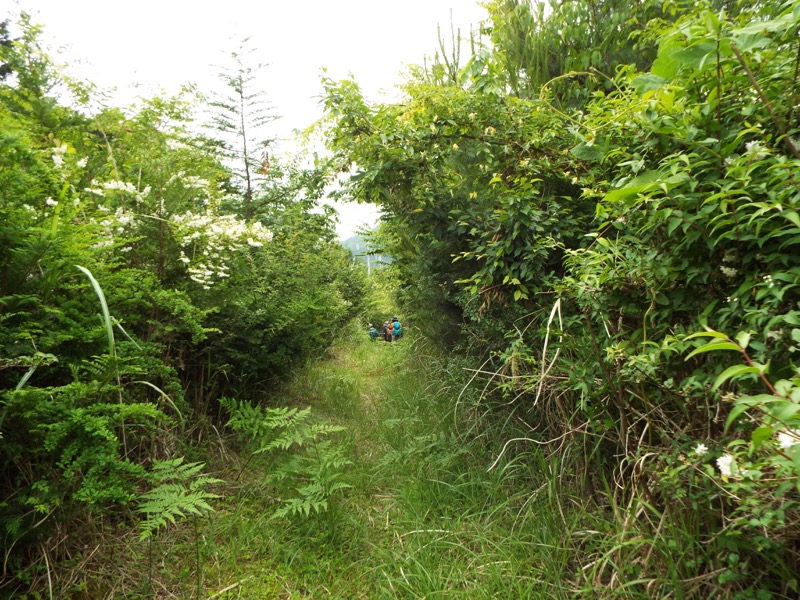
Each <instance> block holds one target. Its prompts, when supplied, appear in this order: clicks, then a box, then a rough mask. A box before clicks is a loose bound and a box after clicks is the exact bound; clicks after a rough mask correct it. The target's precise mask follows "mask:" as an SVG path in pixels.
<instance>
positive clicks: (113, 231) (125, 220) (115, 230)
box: [92, 207, 135, 248]
mask: <svg viewBox="0 0 800 600" xmlns="http://www.w3.org/2000/svg"><path fill="white" fill-rule="evenodd" d="M98 208H100V207H98ZM102 208H103V209H104V210H102V211H101V212H105V213H108V214H107V216H106V217H105V218H104V219H103V220H102V221H100V222H99V225H101V226H102V227H103V232H102V235H103V236H104V237H105V239H103V240H101V241H99V242H97V243H96V244H94V245H93V246H92V247H93V248H105V247H107V246H111V245H113V243H114V236H115V235H120V234H123V233H125V228H126V227H127V226H128V225H130V224H131V223H133V222H134V221H135V215H134V213H132V212H130V211H127V210H125V209H124V208H121V207H120V208H117V210H116V211H114V212H113V213H111V211H109V210H108V209H107V208H106V207H102Z"/></svg>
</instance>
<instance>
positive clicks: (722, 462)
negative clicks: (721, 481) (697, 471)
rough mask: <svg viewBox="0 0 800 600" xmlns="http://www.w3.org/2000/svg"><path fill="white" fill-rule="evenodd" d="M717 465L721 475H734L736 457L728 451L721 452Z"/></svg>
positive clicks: (736, 469)
mask: <svg viewBox="0 0 800 600" xmlns="http://www.w3.org/2000/svg"><path fill="white" fill-rule="evenodd" d="M717 467H718V468H719V472H720V473H721V474H722V476H723V477H735V476H736V473H737V471H738V467H737V466H736V459H735V458H734V457H733V456H731V455H730V454H728V453H725V454H723V455H722V456H720V457H719V458H718V459H717Z"/></svg>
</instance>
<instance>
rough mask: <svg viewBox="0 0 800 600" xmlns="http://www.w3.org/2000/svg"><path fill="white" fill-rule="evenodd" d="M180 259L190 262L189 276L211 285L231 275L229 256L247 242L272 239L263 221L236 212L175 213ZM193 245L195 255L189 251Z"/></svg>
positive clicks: (257, 244) (256, 244)
mask: <svg viewBox="0 0 800 600" xmlns="http://www.w3.org/2000/svg"><path fill="white" fill-rule="evenodd" d="M172 222H173V223H174V224H175V225H176V226H177V230H178V235H177V239H178V243H179V244H180V245H181V247H182V250H181V256H180V259H179V260H180V261H181V262H182V263H184V264H185V265H187V271H188V273H189V278H190V279H191V280H192V281H194V282H195V283H198V284H200V285H201V286H203V289H206V290H207V289H210V288H211V286H212V285H213V284H214V282H215V281H219V280H221V279H225V278H227V277H230V273H229V267H228V264H227V257H229V256H230V255H231V253H232V252H235V251H237V250H240V249H242V248H244V247H245V246H251V247H253V248H258V247H261V246H263V245H264V244H265V243H267V242H269V241H270V240H271V239H272V233H271V232H270V231H268V230H267V229H266V228H265V227H264V226H263V225H262V224H261V223H258V222H256V223H246V222H244V221H240V220H239V219H237V218H236V217H235V216H233V215H209V214H206V215H196V214H194V213H192V212H187V213H186V214H183V215H175V216H173V217H172ZM190 248H191V257H189V256H187V254H186V251H187V250H188V249H190Z"/></svg>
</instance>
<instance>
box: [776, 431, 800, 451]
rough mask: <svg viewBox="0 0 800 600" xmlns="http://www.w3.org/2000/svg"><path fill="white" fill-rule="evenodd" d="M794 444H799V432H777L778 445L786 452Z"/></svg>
mask: <svg viewBox="0 0 800 600" xmlns="http://www.w3.org/2000/svg"><path fill="white" fill-rule="evenodd" d="M795 444H800V430H798V429H787V430H786V431H780V432H778V445H779V446H780V447H781V448H782V449H784V450H786V449H787V448H791V447H792V446H794V445H795Z"/></svg>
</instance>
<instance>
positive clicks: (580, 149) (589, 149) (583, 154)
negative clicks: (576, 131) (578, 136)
mask: <svg viewBox="0 0 800 600" xmlns="http://www.w3.org/2000/svg"><path fill="white" fill-rule="evenodd" d="M569 152H570V154H572V156H574V157H575V158H579V159H580V160H590V161H592V160H600V159H601V158H603V156H604V154H603V151H602V150H600V149H599V148H598V147H597V146H595V145H592V146H590V145H588V144H578V145H577V146H575V147H574V148H572V150H570V151H569Z"/></svg>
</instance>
